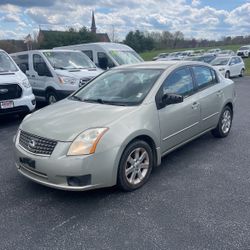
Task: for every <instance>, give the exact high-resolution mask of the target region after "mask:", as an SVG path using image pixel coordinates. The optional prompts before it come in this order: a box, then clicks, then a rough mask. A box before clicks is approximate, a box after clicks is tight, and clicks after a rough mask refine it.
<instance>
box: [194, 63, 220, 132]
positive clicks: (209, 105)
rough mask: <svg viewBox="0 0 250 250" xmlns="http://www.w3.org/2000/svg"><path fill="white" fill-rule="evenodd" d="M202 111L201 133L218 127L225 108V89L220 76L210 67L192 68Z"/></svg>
mask: <svg viewBox="0 0 250 250" xmlns="http://www.w3.org/2000/svg"><path fill="white" fill-rule="evenodd" d="M192 71H193V75H194V79H195V83H196V89H197V91H198V92H197V93H198V94H199V98H198V100H199V103H200V109H201V122H200V132H203V131H205V130H208V129H210V128H213V127H215V126H216V125H217V123H218V120H219V116H220V111H221V109H222V106H223V96H224V93H223V89H222V87H221V84H220V82H219V79H218V76H217V74H216V72H215V70H213V69H212V68H210V67H207V66H201V65H199V66H192Z"/></svg>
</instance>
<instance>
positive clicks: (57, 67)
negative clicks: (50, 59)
mask: <svg viewBox="0 0 250 250" xmlns="http://www.w3.org/2000/svg"><path fill="white" fill-rule="evenodd" d="M53 68H54V69H62V70H66V69H67V68H64V67H59V66H54V67H53Z"/></svg>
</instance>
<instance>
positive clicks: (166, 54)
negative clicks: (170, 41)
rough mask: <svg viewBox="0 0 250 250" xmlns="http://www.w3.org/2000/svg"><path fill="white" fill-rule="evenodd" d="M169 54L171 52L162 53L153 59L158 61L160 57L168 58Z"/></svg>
mask: <svg viewBox="0 0 250 250" xmlns="http://www.w3.org/2000/svg"><path fill="white" fill-rule="evenodd" d="M168 55H169V53H160V54H159V55H157V56H156V57H154V58H153V59H152V60H153V61H156V60H157V59H160V58H166V57H168Z"/></svg>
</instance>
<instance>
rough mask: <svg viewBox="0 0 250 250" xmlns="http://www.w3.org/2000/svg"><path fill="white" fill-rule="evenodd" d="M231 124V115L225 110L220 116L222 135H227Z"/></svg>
mask: <svg viewBox="0 0 250 250" xmlns="http://www.w3.org/2000/svg"><path fill="white" fill-rule="evenodd" d="M231 123H232V117H231V113H230V111H229V110H227V109H226V110H225V111H224V113H223V114H222V120H221V130H222V132H223V133H224V134H227V133H228V131H229V130H230V127H231Z"/></svg>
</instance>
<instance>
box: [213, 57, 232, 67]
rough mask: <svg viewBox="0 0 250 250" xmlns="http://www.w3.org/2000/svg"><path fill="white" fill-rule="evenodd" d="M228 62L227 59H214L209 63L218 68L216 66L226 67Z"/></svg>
mask: <svg viewBox="0 0 250 250" xmlns="http://www.w3.org/2000/svg"><path fill="white" fill-rule="evenodd" d="M228 62H229V58H216V59H214V60H213V61H212V62H211V65H213V66H218V65H227V64H228Z"/></svg>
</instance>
